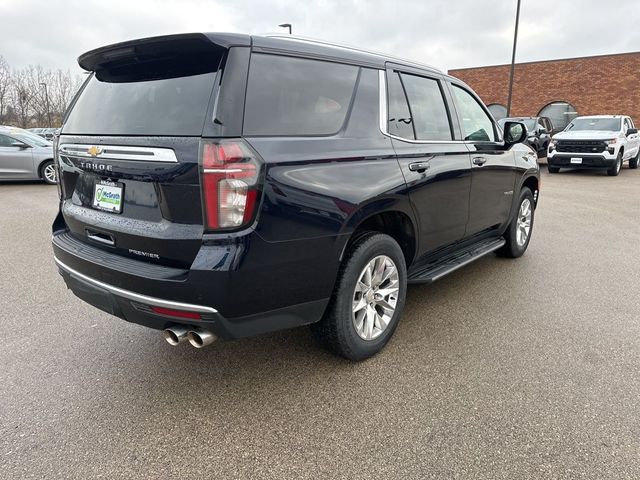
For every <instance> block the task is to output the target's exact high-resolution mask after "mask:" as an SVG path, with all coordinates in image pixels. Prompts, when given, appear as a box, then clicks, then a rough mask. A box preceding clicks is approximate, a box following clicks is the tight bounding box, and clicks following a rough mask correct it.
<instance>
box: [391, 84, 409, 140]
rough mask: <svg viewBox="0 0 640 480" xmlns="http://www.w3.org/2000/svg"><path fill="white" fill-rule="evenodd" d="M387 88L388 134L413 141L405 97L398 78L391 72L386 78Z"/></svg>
mask: <svg viewBox="0 0 640 480" xmlns="http://www.w3.org/2000/svg"><path fill="white" fill-rule="evenodd" d="M387 79H388V88H389V133H390V134H391V135H396V136H398V137H402V138H408V139H410V140H415V138H416V137H415V133H414V131H413V121H412V119H411V112H410V111H409V105H408V104H407V97H406V96H405V94H404V88H403V87H402V83H401V82H400V76H399V74H398V73H397V72H393V73H392V74H389V75H388V76H387Z"/></svg>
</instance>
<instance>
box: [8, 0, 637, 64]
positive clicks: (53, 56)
mask: <svg viewBox="0 0 640 480" xmlns="http://www.w3.org/2000/svg"><path fill="white" fill-rule="evenodd" d="M515 11H516V0H405V1H402V0H398V1H392V0H387V1H378V0H371V1H365V0H307V1H305V0H266V1H257V0H229V1H222V0H207V1H201V0H182V1H177V0H176V1H174V0H155V1H153V0H0V55H3V56H4V57H5V58H6V60H7V61H8V62H9V63H10V65H12V66H13V67H23V66H25V65H28V64H34V65H36V64H41V65H44V66H46V67H51V68H58V67H61V68H71V69H72V71H73V70H75V71H79V67H77V64H76V59H77V57H78V55H80V54H81V53H83V52H84V51H86V50H90V49H92V48H95V47H99V46H102V45H105V44H109V43H114V42H119V41H123V40H128V39H132V38H139V37H147V36H153V35H161V34H168V33H181V32H195V31H228V32H243V33H254V34H259V33H265V32H274V31H278V30H280V31H284V30H283V29H278V27H277V25H278V24H279V23H285V22H286V23H292V24H293V33H294V34H297V35H303V36H306V37H313V38H321V39H325V40H330V41H335V42H339V43H346V44H349V45H354V46H359V47H364V48H366V49H370V50H377V51H381V52H387V53H392V54H394V55H396V56H401V57H406V58H410V59H414V60H418V61H420V62H424V63H428V64H431V65H435V66H437V67H439V68H441V69H443V70H448V69H451V68H456V67H469V66H478V65H491V64H499V63H508V62H509V61H510V57H511V47H512V39H513V26H514V18H515ZM637 50H640V0H613V1H607V2H605V1H603V0H522V11H521V14H520V35H519V42H518V53H517V61H531V60H546V59H552V58H565V57H576V56H587V55H598V54H603V53H619V52H629V51H637Z"/></svg>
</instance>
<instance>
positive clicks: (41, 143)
mask: <svg viewBox="0 0 640 480" xmlns="http://www.w3.org/2000/svg"><path fill="white" fill-rule="evenodd" d="M9 135H11V136H12V137H13V138H15V139H16V140H20V141H21V142H24V143H28V144H29V145H35V146H36V147H49V146H51V145H53V144H52V143H51V142H50V141H49V140H46V139H44V138H42V137H41V136H39V135H36V134H35V133H31V132H27V131H26V130H15V131H12V132H10V134H9Z"/></svg>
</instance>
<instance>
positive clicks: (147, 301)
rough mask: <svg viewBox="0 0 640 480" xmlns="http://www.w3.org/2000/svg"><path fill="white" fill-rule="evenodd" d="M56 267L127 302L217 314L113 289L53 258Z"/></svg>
mask: <svg viewBox="0 0 640 480" xmlns="http://www.w3.org/2000/svg"><path fill="white" fill-rule="evenodd" d="M53 259H54V260H55V262H56V264H57V265H58V267H60V268H61V269H62V270H64V271H66V272H67V273H69V274H71V275H74V276H76V277H78V278H80V279H82V280H84V281H85V282H88V283H91V284H92V285H94V286H96V287H99V288H102V289H104V290H107V291H108V292H110V293H112V294H114V295H117V296H119V297H123V298H126V299H128V300H133V301H134V302H142V303H145V304H147V305H152V306H156V307H164V308H170V309H175V310H184V311H187V312H201V313H218V311H217V310H216V309H215V308H212V307H205V306H203V305H193V304H191V303H181V302H173V301H171V300H164V299H162V298H156V297H149V296H147V295H141V294H139V293H135V292H132V291H130V290H125V289H123V288H119V287H114V286H113V285H109V284H108V283H104V282H101V281H99V280H96V279H95V278H91V277H88V276H86V275H84V274H82V273H80V272H78V271H77V270H74V269H73V268H71V267H69V266H68V265H66V264H64V263H62V262H61V261H60V260H58V259H57V258H56V257H53Z"/></svg>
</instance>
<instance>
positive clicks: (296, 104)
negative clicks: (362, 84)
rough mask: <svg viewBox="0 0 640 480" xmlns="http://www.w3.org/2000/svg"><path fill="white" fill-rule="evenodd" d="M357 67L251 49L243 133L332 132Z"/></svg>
mask: <svg viewBox="0 0 640 480" xmlns="http://www.w3.org/2000/svg"><path fill="white" fill-rule="evenodd" d="M358 69H359V68H358V67H355V66H352V65H343V64H339V63H331V62H324V61H319V60H309V59H303V58H294V57H284V56H279V55H268V54H253V55H252V56H251V64H250V67H249V82H248V85H247V100H246V106H245V115H244V134H245V135H331V134H335V133H337V132H338V131H339V130H340V129H341V128H342V125H343V124H344V121H345V118H346V116H347V112H348V111H349V105H350V104H351V97H352V96H353V92H354V88H355V84H356V79H357V77H358Z"/></svg>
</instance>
